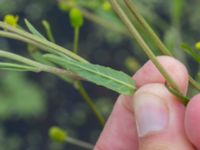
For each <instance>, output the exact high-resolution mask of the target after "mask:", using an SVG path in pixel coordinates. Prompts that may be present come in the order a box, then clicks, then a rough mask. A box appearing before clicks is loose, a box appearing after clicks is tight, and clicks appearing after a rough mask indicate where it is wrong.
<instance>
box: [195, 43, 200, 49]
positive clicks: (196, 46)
mask: <svg viewBox="0 0 200 150" xmlns="http://www.w3.org/2000/svg"><path fill="white" fill-rule="evenodd" d="M195 48H196V49H197V50H200V42H197V43H196V44H195Z"/></svg>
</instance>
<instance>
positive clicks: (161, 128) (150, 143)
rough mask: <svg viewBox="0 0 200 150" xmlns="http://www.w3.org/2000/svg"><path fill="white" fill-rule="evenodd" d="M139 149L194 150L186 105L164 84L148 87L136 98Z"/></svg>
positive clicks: (134, 107) (134, 105) (149, 85)
mask: <svg viewBox="0 0 200 150" xmlns="http://www.w3.org/2000/svg"><path fill="white" fill-rule="evenodd" d="M133 109H134V114H135V118H136V124H137V131H138V138H139V150H175V149H176V150H194V149H193V147H192V146H191V144H190V143H189V142H188V140H187V138H186V135H185V131H184V123H183V118H184V111H185V108H184V106H183V105H182V104H181V103H180V102H179V101H178V100H177V99H176V97H175V96H173V95H172V94H171V93H170V92H168V90H167V89H166V88H165V86H164V85H163V84H147V85H144V86H143V87H141V88H140V89H139V90H138V91H137V92H136V93H135V95H134V97H133Z"/></svg>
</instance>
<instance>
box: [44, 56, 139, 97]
mask: <svg viewBox="0 0 200 150" xmlns="http://www.w3.org/2000/svg"><path fill="white" fill-rule="evenodd" d="M44 58H46V59H47V60H49V61H51V62H53V63H55V64H58V65H61V66H62V67H64V68H66V69H67V70H69V71H72V72H74V73H76V74H78V75H79V76H81V77H83V78H85V79H87V80H88V81H91V82H93V83H95V84H97V85H100V86H104V87H106V88H108V89H111V90H113V91H116V92H118V93H120V94H124V95H132V94H133V92H134V90H135V83H134V81H133V79H132V78H131V77H130V76H128V75H127V74H125V73H123V72H121V71H117V70H114V69H111V68H109V67H103V66H99V65H94V64H91V63H81V62H78V61H75V60H73V59H71V58H69V57H66V56H65V58H62V57H58V56H56V55H52V54H46V55H44Z"/></svg>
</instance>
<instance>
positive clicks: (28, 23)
mask: <svg viewBox="0 0 200 150" xmlns="http://www.w3.org/2000/svg"><path fill="white" fill-rule="evenodd" d="M24 22H25V24H26V26H27V28H28V29H29V31H30V32H31V33H33V34H34V35H37V36H38V37H40V38H42V39H45V40H46V38H45V37H44V36H43V35H42V34H41V33H40V32H39V31H38V30H37V29H36V28H35V27H34V26H33V25H32V24H31V23H30V22H29V21H28V20H27V19H24Z"/></svg>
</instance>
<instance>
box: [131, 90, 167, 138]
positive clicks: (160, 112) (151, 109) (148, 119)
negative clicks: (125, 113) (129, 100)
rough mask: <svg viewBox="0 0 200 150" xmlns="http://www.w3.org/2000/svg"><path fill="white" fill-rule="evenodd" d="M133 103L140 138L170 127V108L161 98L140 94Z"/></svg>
mask: <svg viewBox="0 0 200 150" xmlns="http://www.w3.org/2000/svg"><path fill="white" fill-rule="evenodd" d="M133 103H134V104H133V107H134V112H135V117H136V124H137V130H138V135H139V137H144V136H146V135H148V134H150V133H153V132H158V131H162V130H164V129H165V128H166V127H167V126H168V120H169V112H168V108H167V105H166V104H165V102H164V100H163V99H161V98H160V97H159V96H156V95H154V94H151V93H138V94H136V95H135V96H134V102H133Z"/></svg>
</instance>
